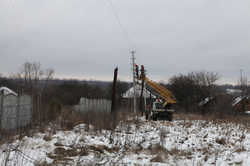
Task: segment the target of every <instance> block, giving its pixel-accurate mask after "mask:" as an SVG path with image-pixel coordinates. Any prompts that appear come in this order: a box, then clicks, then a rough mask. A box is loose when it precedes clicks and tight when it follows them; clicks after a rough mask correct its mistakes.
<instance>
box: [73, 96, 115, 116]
mask: <svg viewBox="0 0 250 166" xmlns="http://www.w3.org/2000/svg"><path fill="white" fill-rule="evenodd" d="M74 109H75V110H76V111H79V112H81V113H84V112H88V111H96V112H111V101H110V100H107V99H87V98H81V99H80V102H79V104H78V105H75V106H74Z"/></svg>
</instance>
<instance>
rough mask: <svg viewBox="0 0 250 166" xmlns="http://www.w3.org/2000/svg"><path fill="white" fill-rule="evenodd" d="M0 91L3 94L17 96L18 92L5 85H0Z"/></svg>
mask: <svg viewBox="0 0 250 166" xmlns="http://www.w3.org/2000/svg"><path fill="white" fill-rule="evenodd" d="M0 92H3V94H4V95H14V96H18V94H17V93H16V92H14V91H13V90H11V89H9V88H7V87H0Z"/></svg>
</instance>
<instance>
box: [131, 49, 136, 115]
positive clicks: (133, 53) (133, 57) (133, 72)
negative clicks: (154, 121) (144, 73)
mask: <svg viewBox="0 0 250 166" xmlns="http://www.w3.org/2000/svg"><path fill="white" fill-rule="evenodd" d="M131 56H132V74H133V88H134V96H133V98H134V102H133V106H134V113H136V82H135V81H136V80H135V78H136V71H135V65H136V64H135V51H134V50H133V51H131Z"/></svg>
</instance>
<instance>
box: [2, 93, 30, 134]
mask: <svg viewBox="0 0 250 166" xmlns="http://www.w3.org/2000/svg"><path fill="white" fill-rule="evenodd" d="M0 106H1V107H0V129H2V130H14V129H17V128H20V127H25V126H27V125H28V124H30V123H31V120H32V99H31V97H30V96H27V95H22V96H14V95H0Z"/></svg>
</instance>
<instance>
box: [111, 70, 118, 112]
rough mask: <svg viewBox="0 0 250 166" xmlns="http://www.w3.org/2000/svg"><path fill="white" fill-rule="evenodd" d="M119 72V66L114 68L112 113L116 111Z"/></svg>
mask: <svg viewBox="0 0 250 166" xmlns="http://www.w3.org/2000/svg"><path fill="white" fill-rule="evenodd" d="M117 74H118V67H116V68H115V70H114V80H113V85H112V105H111V113H114V112H115V111H116V83H117Z"/></svg>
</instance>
